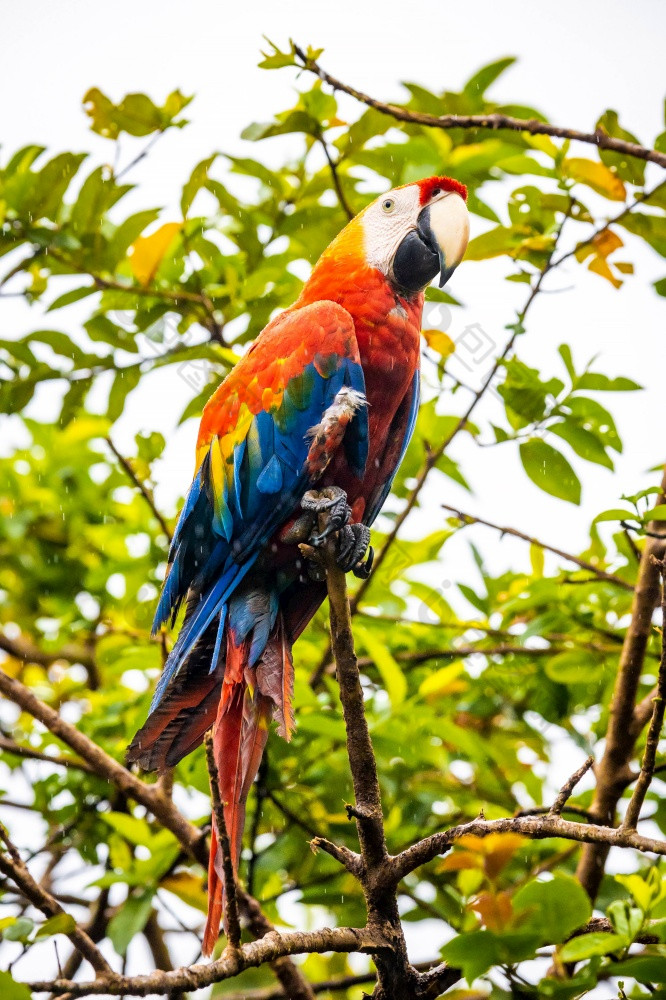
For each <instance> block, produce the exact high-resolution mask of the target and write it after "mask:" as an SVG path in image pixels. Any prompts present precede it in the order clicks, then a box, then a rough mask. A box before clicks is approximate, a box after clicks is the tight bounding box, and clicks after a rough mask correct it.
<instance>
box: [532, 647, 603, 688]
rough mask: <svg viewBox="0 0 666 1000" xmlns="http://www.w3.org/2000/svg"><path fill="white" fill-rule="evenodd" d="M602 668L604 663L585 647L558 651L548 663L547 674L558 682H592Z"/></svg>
mask: <svg viewBox="0 0 666 1000" xmlns="http://www.w3.org/2000/svg"><path fill="white" fill-rule="evenodd" d="M602 670H603V664H602V663H600V662H599V660H597V659H595V657H594V656H593V655H592V653H588V652H586V651H585V650H584V649H577V650H571V652H567V653H558V654H557V656H554V657H553V658H552V659H549V660H548V661H547V663H546V674H547V675H548V677H550V679H551V680H552V681H555V682H556V683H558V684H591V683H593V682H594V681H596V680H597V679H598V678H599V675H600V674H601V672H602Z"/></svg>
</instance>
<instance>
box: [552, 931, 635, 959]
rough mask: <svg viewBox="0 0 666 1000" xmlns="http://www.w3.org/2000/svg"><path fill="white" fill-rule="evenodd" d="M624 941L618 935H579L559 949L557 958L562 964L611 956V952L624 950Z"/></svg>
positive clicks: (595, 933)
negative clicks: (599, 956) (597, 956)
mask: <svg viewBox="0 0 666 1000" xmlns="http://www.w3.org/2000/svg"><path fill="white" fill-rule="evenodd" d="M626 945H627V943H626V941H625V940H624V938H623V937H621V936H620V935H619V934H603V933H601V932H594V933H592V934H581V935H580V937H575V938H572V939H571V941H567V943H566V944H565V945H563V946H562V948H560V952H559V956H560V958H561V960H562V961H563V962H580V961H582V960H583V959H585V958H592V957H593V956H594V955H612V954H613V952H616V951H621V950H622V949H623V948H626Z"/></svg>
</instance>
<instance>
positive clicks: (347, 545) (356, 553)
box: [335, 524, 370, 573]
mask: <svg viewBox="0 0 666 1000" xmlns="http://www.w3.org/2000/svg"><path fill="white" fill-rule="evenodd" d="M369 544H370V528H368V527H367V526H366V525H365V524H346V525H345V526H344V528H341V529H340V532H339V534H338V542H337V549H336V554H335V556H336V559H335V561H336V562H337V564H338V566H339V567H340V569H341V570H342V571H343V573H349V572H350V571H354V572H355V570H356V567H357V566H358V565H359V564H361V565H363V562H362V560H363V557H364V556H365V554H366V552H367V551H368V545H369Z"/></svg>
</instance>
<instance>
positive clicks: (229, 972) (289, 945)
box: [28, 927, 385, 997]
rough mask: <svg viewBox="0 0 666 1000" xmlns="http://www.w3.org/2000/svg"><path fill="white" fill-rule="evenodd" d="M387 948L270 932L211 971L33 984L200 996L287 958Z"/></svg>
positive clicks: (325, 933)
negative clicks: (208, 988)
mask: <svg viewBox="0 0 666 1000" xmlns="http://www.w3.org/2000/svg"><path fill="white" fill-rule="evenodd" d="M381 947H385V942H383V940H382V939H381V938H380V937H379V936H378V934H377V932H376V930H374V929H371V928H361V929H359V928H356V927H335V928H332V929H331V928H325V929H324V930H318V931H309V932H304V931H294V932H292V933H290V934H278V933H277V932H271V933H269V934H267V935H266V936H265V937H263V938H261V939H260V940H258V941H251V942H250V943H248V944H244V945H241V947H240V948H239V949H238V951H228V950H227V951H226V952H225V953H224V954H223V955H222V956H221V957H220V958H219V959H217V961H215V962H210V963H208V964H207V965H190V966H186V967H183V968H180V969H175V970H174V971H173V972H165V971H161V970H158V971H155V972H152V973H150V974H148V975H143V976H122V975H118V974H115V973H111V974H106V975H101V976H98V977H97V979H95V980H93V981H89V982H73V981H72V980H65V979H56V980H55V981H53V982H50V981H46V982H44V981H42V982H33V983H29V984H28V985H29V988H30V989H31V990H32V991H33V992H34V993H42V992H46V991H52V992H53V993H55V994H58V995H62V994H63V993H66V994H69V995H71V996H72V997H83V996H91V995H97V996H99V995H105V994H109V995H110V996H123V995H129V996H143V997H145V996H150V995H151V994H152V993H158V994H171V993H176V992H178V991H188V990H199V989H203V988H204V987H205V986H210V985H211V984H212V983H219V982H222V981H223V980H225V979H231V978H232V977H233V976H237V975H238V974H239V973H241V972H243V971H244V970H245V969H254V968H257V967H258V966H260V965H265V964H266V963H267V962H275V961H276V959H280V958H282V957H284V956H286V955H309V954H312V953H313V952H318V953H323V952H326V951H334V952H352V951H354V952H363V953H366V954H372V953H374V952H375V951H376V950H377V949H378V948H381Z"/></svg>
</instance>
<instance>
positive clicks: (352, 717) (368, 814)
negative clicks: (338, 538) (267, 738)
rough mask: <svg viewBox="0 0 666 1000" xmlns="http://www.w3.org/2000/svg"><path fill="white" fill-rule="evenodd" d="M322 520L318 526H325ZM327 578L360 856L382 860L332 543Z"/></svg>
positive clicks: (375, 792) (373, 780)
mask: <svg viewBox="0 0 666 1000" xmlns="http://www.w3.org/2000/svg"><path fill="white" fill-rule="evenodd" d="M325 527H326V524H325V523H323V524H322V525H321V530H324V529H325ZM326 581H327V586H328V600H329V605H330V617H331V644H332V648H333V656H334V658H335V665H336V669H337V676H338V683H339V685H340V701H341V702H342V714H343V716H344V720H345V727H346V732H347V753H348V755H349V766H350V769H351V773H352V781H353V784H354V796H355V799H356V807H357V810H358V812H357V818H358V830H359V842H360V845H361V855H362V857H363V861H364V863H365V864H366V865H368V866H373V865H381V864H382V863H383V861H384V860H385V859H386V858H387V857H388V852H387V850H386V841H385V839H384V822H383V816H382V803H381V793H380V790H379V779H378V777H377V763H376V761H375V754H374V750H373V749H372V742H371V740H370V733H369V731H368V723H367V720H366V717H365V710H364V707H363V689H362V688H361V680H360V677H359V672H358V664H357V662H356V653H355V650H354V638H353V635H352V630H351V616H350V611H349V601H348V599H347V581H346V579H345V574H344V573H343V571H342V570H341V569H339V568H338V566H337V564H336V562H335V551H334V547H333V546H330V547H329V548H328V550H327V553H326Z"/></svg>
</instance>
